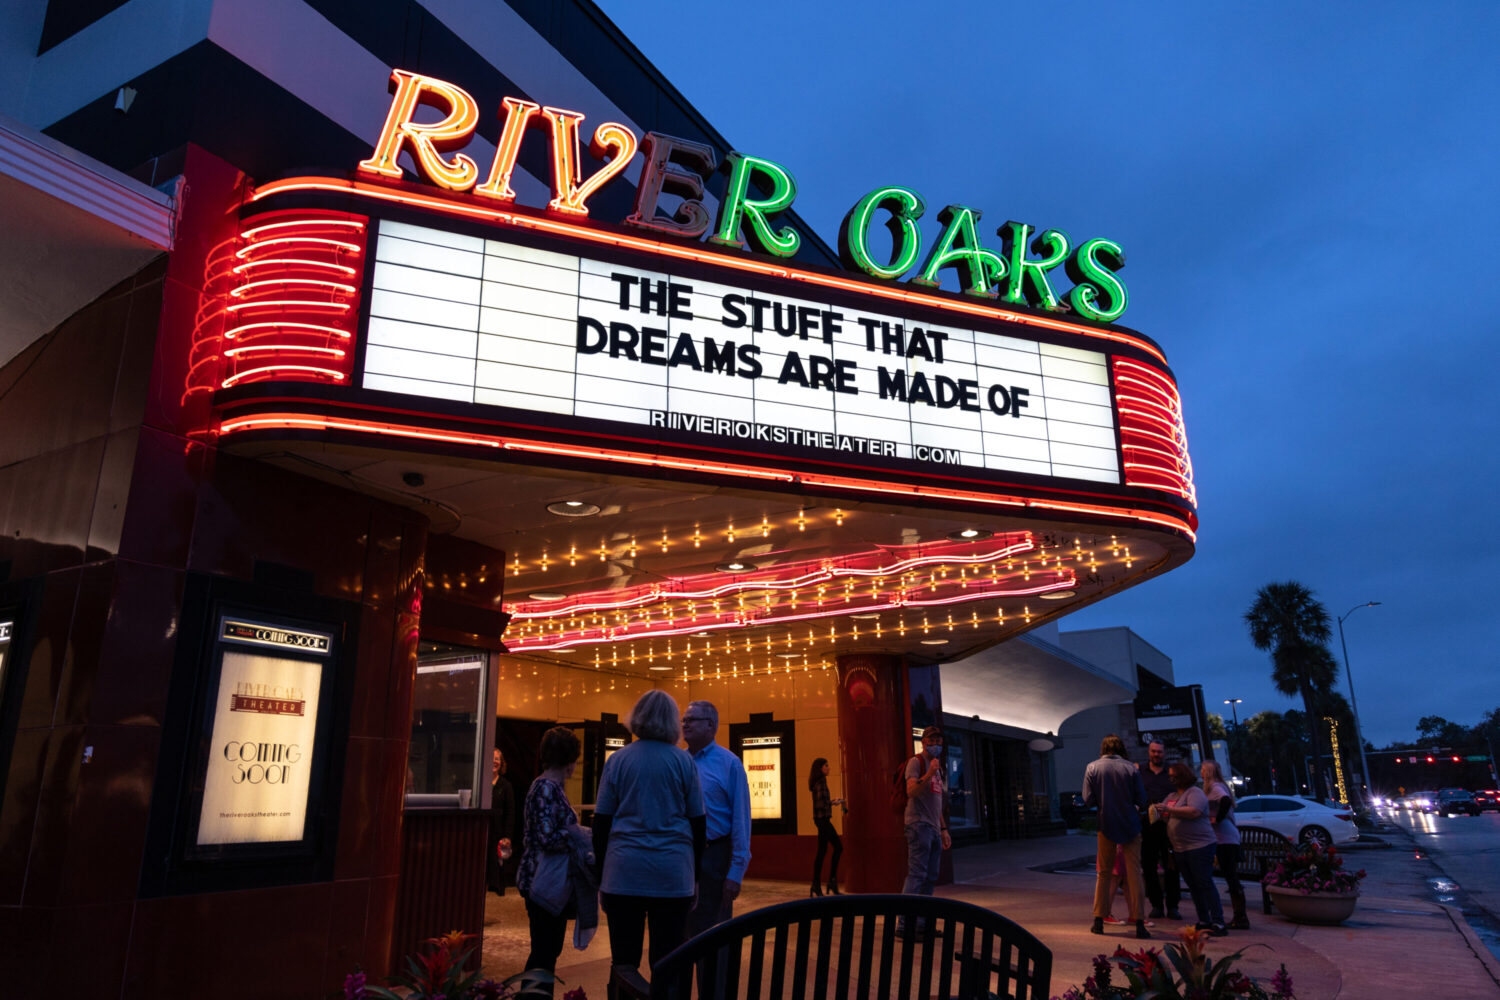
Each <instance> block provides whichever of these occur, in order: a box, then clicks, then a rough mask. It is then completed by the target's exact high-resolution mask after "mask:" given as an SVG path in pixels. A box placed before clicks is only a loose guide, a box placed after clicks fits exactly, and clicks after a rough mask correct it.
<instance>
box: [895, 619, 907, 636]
mask: <svg viewBox="0 0 1500 1000" xmlns="http://www.w3.org/2000/svg"><path fill="white" fill-rule="evenodd" d="M896 634H897V635H905V634H906V619H905V618H902V619H901V620H900V621H899V622H897V623H896Z"/></svg>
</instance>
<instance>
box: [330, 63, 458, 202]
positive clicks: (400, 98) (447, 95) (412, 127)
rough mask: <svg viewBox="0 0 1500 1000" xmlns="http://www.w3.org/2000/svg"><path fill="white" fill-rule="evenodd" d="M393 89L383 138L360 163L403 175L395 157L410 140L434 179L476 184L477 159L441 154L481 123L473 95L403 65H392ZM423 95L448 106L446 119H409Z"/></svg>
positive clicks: (451, 186)
mask: <svg viewBox="0 0 1500 1000" xmlns="http://www.w3.org/2000/svg"><path fill="white" fill-rule="evenodd" d="M391 92H392V93H393V94H395V97H394V98H393V99H392V100H391V111H390V114H389V115H387V116H386V119H385V128H384V129H382V130H381V132H380V141H379V142H377V143H376V144H375V152H374V153H372V154H370V158H369V159H368V160H361V161H360V164H359V169H360V170H364V171H367V172H369V173H372V174H380V175H382V176H384V177H394V178H397V179H400V178H401V176H402V171H401V166H400V164H398V163H397V162H396V159H397V157H399V156H400V155H401V149H402V146H404V145H405V144H406V142H407V141H408V140H409V141H410V142H411V151H412V155H414V156H415V157H416V160H417V166H418V167H419V168H420V170H421V172H422V173H423V174H425V175H426V176H427V179H428V180H430V181H432V183H434V184H436V185H437V186H438V187H443V188H447V189H448V190H450V191H467V190H468V189H469V188H471V187H473V186H474V182H475V180H477V179H478V178H479V167H478V166H477V165H476V164H475V163H474V161H473V160H472V159H470V158H469V157H467V156H465V155H464V154H462V153H457V154H455V155H454V157H453V159H452V160H445V159H443V156H442V154H443V153H445V152H447V151H449V150H452V149H456V148H458V147H460V146H462V145H464V144H465V143H466V142H468V141H469V136H471V135H472V134H473V133H474V126H476V125H478V124H479V106H478V105H476V104H475V103H474V98H472V97H470V96H469V95H468V93H466V92H465V91H464V90H462V89H461V88H459V87H455V86H454V85H453V84H451V83H447V82H445V81H443V80H439V79H437V78H436V77H431V76H419V75H418V74H416V73H408V72H407V71H406V70H404V69H396V70H392V71H391ZM424 98H426V99H427V101H426V102H425V103H430V104H432V105H434V106H436V105H443V106H445V107H446V109H447V114H446V116H445V117H444V118H443V120H442V121H439V122H434V123H432V124H427V125H422V124H418V123H416V122H414V121H412V120H411V116H412V115H413V114H415V113H416V110H417V108H418V106H420V105H421V104H423V103H424Z"/></svg>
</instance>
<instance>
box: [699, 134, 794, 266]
mask: <svg viewBox="0 0 1500 1000" xmlns="http://www.w3.org/2000/svg"><path fill="white" fill-rule="evenodd" d="M724 162H725V163H726V164H728V166H729V187H728V189H726V190H725V192H724V200H723V201H722V202H720V203H719V228H718V231H717V232H715V233H714V234H713V235H712V236H710V237H709V240H710V241H712V242H714V243H718V244H721V245H723V246H727V247H743V246H744V245H745V241H744V240H742V239H740V238H739V232H740V225H741V221H742V220H743V222H744V223H747V224H748V226H747V228H746V230H745V235H746V236H748V237H750V242H752V243H754V244H755V248H756V249H757V250H762V251H764V252H766V253H773V254H775V255H776V256H778V257H790V256H792V255H793V254H795V253H796V252H797V248H798V247H799V246H801V245H802V237H801V236H799V235H798V234H797V231H796V230H795V229H793V228H792V227H790V226H787V227H786V228H784V229H780V230H773V229H772V228H771V223H770V222H769V221H768V220H767V218H766V217H767V216H769V215H774V214H776V213H777V212H780V211H782V210H783V209H786V208H787V207H789V206H790V205H791V204H792V200H793V199H794V198H796V197H797V182H796V181H794V180H792V175H791V174H789V173H787V172H786V168H785V167H783V166H782V165H781V164H779V163H773V162H772V161H770V160H763V159H761V158H760V157H758V156H746V155H745V154H744V153H730V154H729V155H728V156H726V157H725V158H724ZM752 174H759V175H760V176H761V177H762V178H763V179H764V180H766V181H767V182H769V183H770V186H771V193H770V195H769V196H768V197H765V198H761V199H758V200H756V199H751V198H750V197H749V195H750V176H751V175H752Z"/></svg>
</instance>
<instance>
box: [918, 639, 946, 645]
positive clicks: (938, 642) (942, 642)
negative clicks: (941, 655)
mask: <svg viewBox="0 0 1500 1000" xmlns="http://www.w3.org/2000/svg"><path fill="white" fill-rule="evenodd" d="M922 645H924V646H946V645H948V640H947V639H923V640H922Z"/></svg>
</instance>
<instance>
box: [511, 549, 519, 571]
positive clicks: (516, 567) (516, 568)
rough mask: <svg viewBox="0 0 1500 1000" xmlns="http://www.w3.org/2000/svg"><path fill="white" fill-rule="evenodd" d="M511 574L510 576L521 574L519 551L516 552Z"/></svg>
mask: <svg viewBox="0 0 1500 1000" xmlns="http://www.w3.org/2000/svg"><path fill="white" fill-rule="evenodd" d="M511 575H512V576H520V575H521V553H519V552H517V553H516V561H515V563H514V568H513V570H512V571H511Z"/></svg>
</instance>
